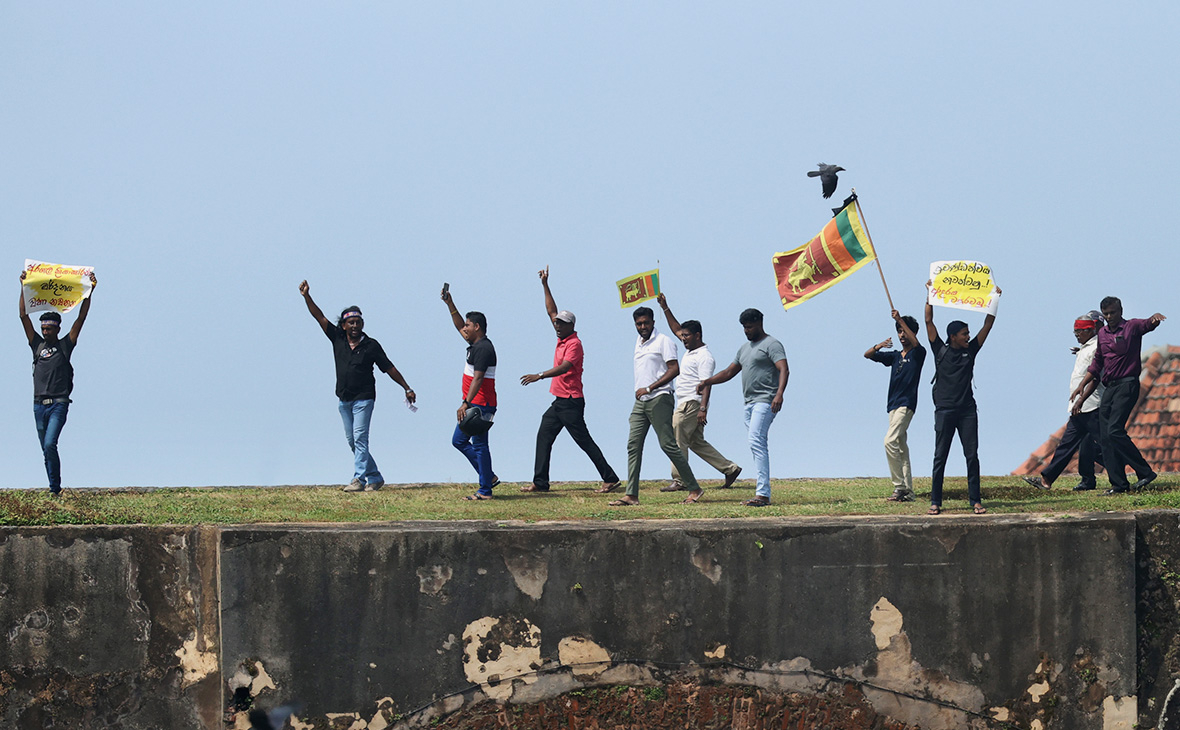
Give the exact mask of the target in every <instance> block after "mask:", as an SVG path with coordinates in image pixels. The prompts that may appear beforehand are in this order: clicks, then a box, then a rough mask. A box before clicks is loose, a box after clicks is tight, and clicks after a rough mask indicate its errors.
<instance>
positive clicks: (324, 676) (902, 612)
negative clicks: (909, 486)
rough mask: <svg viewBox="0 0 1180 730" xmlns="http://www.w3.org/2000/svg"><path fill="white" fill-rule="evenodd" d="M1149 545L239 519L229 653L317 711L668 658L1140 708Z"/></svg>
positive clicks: (1037, 701) (916, 689)
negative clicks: (1140, 556)
mask: <svg viewBox="0 0 1180 730" xmlns="http://www.w3.org/2000/svg"><path fill="white" fill-rule="evenodd" d="M1173 519H1175V518H1174V517H1173ZM1135 550H1136V532H1135V517H1134V516H1132V515H1111V516H1106V515H1095V516H1080V517H1069V518H1059V517H1054V518H1048V517H1046V518H1043V519H1038V518H1035V517H1034V518H1029V517H1027V516H1022V517H1012V518H1006V517H988V518H984V519H977V518H970V517H968V518H961V519H958V518H956V519H940V520H926V519H821V520H816V519H809V520H779V519H768V520H742V521H740V522H737V521H684V522H634V523H611V524H607V525H604V524H600V523H594V524H549V525H545V524H542V525H519V524H512V525H496V524H490V523H466V524H462V525H454V524H438V525H423V524H421V523H417V524H392V525H381V526H364V527H348V528H342V527H338V526H333V527H297V528H290V527H242V528H225V529H224V530H223V532H222V543H221V556H220V558H221V568H222V572H221V586H222V593H221V599H222V603H221V608H222V615H221V617H222V631H223V633H222V647H223V653H222V672H223V675H224V677H225V678H226V680H227V683H228V684H229V686H230V691H232V689H233V688H235V687H248V690H246V691H249V692H252V693H253V694H254V695H255V696H256V697H257V698H258V702H259V703H260V704H264V705H267V706H272V705H275V704H280V703H286V702H290V701H295V702H299V703H302V705H303V707H304V710H303V712H302V713H300V714H301V717H303V718H304V719H305V720H309V721H313V722H315V723H316V724H315V727H317V728H322V727H328V726H329V725H328V720H329V719H330V718H336V720H337V722H338V723H340V722H342V723H343V724H342V726H343V727H349V726H351V727H352V728H353V729H354V730H358V729H359V728H370V729H375V728H383V727H386V726H387V724H388V723H389V722H390V721H392V720H393V719H394V717H395V716H396V715H397V714H398V713H408V712H412V711H414V710H418V709H419V708H422V707H424V706H428V708H427V709H426V711H425V712H423V713H420V714H417V715H414V716H413V717H412V718H410V720H411V721H412V722H414V723H427V722H429V721H430V720H431V719H432V718H433V717H436V716H438V715H440V714H445V713H447V712H451V711H454V710H456V709H459V708H460V707H462V706H464V705H466V704H470V703H474V702H478V701H480V700H483V699H487V698H493V699H498V700H503V701H510V702H514V703H525V702H534V701H539V700H543V699H545V698H547V697H554V696H557V695H560V694H562V693H564V692H567V691H569V690H571V689H576V688H577V687H579V686H583V685H592V684H610V683H618V684H644V683H651V682H653V681H658V680H657V678H655V676H654V675H655V673H654V672H653V670H652V667H655V666H657V665H659V666H673V667H698V668H699V669H700V671H702V672H704V673H707V674H709V679H711V680H716V681H726V682H733V683H743V684H754V685H758V686H764V687H767V688H768V689H776V690H790V689H800V690H809V689H810V690H816V689H818V687H817V682H818V683H820V684H822V683H824V682H825V680H823V679H822V678H819V679H817V678H816V677H815V676H814V675H808V674H805V673H803V670H807V671H811V672H818V673H821V674H824V675H829V676H832V677H844V678H850V679H853V680H860V681H863V682H865V683H867V684H866V685H865V687H866V689H865V690H864V692H865V697H866V699H867V701H869V702H870V703H871V704H872V706H873V707H874V708H875V711H877V712H880V713H882V715H885V716H888V717H891V718H893V719H894V720H897V721H900V722H906V723H912V724H920V725H921V726H922V727H925V728H936V727H947V728H950V727H967V726H972V725H974V726H979V727H983V726H985V725H984V722H983V720H982V719H981V718H982V717H986V718H995V719H996V720H1002V721H1005V722H1009V723H1012V724H1014V725H1016V726H1019V727H1036V726H1038V724H1039V726H1040V727H1043V728H1071V729H1074V728H1103V729H1104V730H1116V729H1117V728H1121V727H1126V728H1127V730H1129V729H1130V726H1131V724H1132V723H1134V722H1135V720H1136V679H1137V678H1136V643H1135V642H1136V636H1135V591H1136V582H1135V581H1136V573H1135V564H1134V555H1135ZM724 662H731V663H733V664H736V665H739V666H733V665H725V664H724ZM563 663H564V664H567V665H570V664H576V665H577V666H576V667H574V668H572V669H569V668H567V669H562V668H561V666H560V665H561V664H563ZM645 663H646V664H645ZM235 674H236V675H237V679H233V677H234V675H235ZM473 684H476V685H479V689H478V690H476V691H466V692H464V690H467V689H468V688H469V687H470V686H471V685H473ZM873 687H877V688H878V689H873ZM899 692H900V693H903V694H898V693H899ZM452 693H459V694H456V695H455V696H454V697H451V698H450V699H445V700H444V699H443V698H445V697H447V696H448V695H451V694H452ZM435 700H438V702H435V703H434V704H433V706H431V703H432V702H434V701H435ZM926 700H936V701H937V702H931V701H926ZM954 708H960V709H959V710H956V709H954ZM960 710H963V711H967V712H966V713H965V712H963V711H960ZM971 713H974V714H971Z"/></svg>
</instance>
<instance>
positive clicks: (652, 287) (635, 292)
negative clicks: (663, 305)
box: [615, 269, 660, 309]
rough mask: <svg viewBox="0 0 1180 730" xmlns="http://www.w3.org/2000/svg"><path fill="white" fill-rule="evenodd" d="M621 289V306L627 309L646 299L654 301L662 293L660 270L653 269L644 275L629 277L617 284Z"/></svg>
mask: <svg viewBox="0 0 1180 730" xmlns="http://www.w3.org/2000/svg"><path fill="white" fill-rule="evenodd" d="M615 285H616V286H618V287H619V305H620V306H622V307H623V309H626V308H627V307H632V306H635V305H636V304H639V303H640V302H642V301H644V300H645V299H653V298H655V297H656V296H657V295H659V293H660V270H659V269H652V270H651V271H645V272H643V273H642V274H636V275H635V276H628V277H627V278H626V279H619V280H618V281H617V282H615Z"/></svg>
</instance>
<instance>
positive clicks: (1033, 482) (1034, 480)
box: [1020, 477, 1049, 489]
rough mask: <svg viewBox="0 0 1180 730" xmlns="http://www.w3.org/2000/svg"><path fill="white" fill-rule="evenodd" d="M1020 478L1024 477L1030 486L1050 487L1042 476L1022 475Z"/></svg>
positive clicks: (1038, 487)
mask: <svg viewBox="0 0 1180 730" xmlns="http://www.w3.org/2000/svg"><path fill="white" fill-rule="evenodd" d="M1020 478H1021V479H1023V480H1024V483H1025V484H1028V485H1029V486H1030V487H1036V488H1037V489H1048V488H1049V485H1048V484H1045V480H1044V479H1041V478H1040V477H1020Z"/></svg>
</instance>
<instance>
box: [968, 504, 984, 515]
mask: <svg viewBox="0 0 1180 730" xmlns="http://www.w3.org/2000/svg"><path fill="white" fill-rule="evenodd" d="M971 509H972V510H974V511H975V514H977V515H986V514H987V507H984V506H983V504H982V503H980V502H976V503H975V504H973V505H971Z"/></svg>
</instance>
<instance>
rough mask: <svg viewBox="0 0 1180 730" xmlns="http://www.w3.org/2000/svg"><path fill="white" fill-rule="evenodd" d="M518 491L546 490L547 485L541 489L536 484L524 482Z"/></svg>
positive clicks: (547, 488)
mask: <svg viewBox="0 0 1180 730" xmlns="http://www.w3.org/2000/svg"><path fill="white" fill-rule="evenodd" d="M520 491H522V492H548V491H549V487H545V488H544V489H541V488H540V487H538V486H537V485H536V484H526V485H524V486H523V487H521V488H520Z"/></svg>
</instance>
